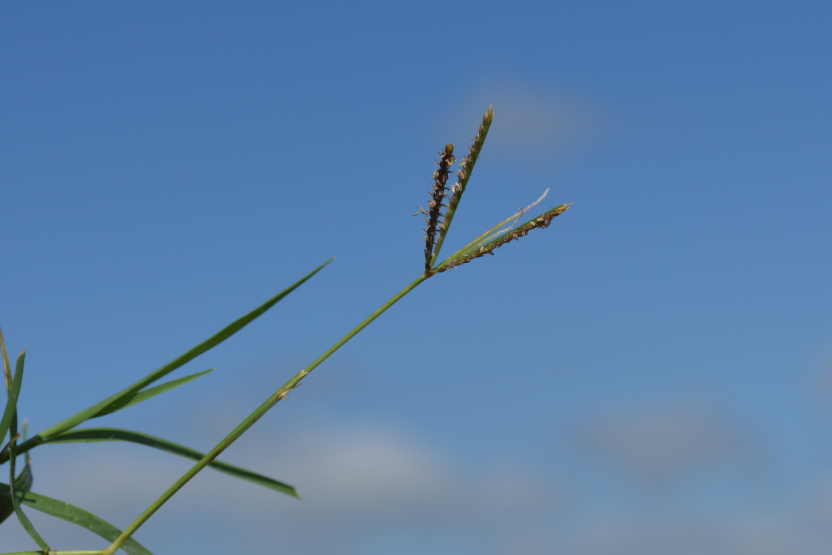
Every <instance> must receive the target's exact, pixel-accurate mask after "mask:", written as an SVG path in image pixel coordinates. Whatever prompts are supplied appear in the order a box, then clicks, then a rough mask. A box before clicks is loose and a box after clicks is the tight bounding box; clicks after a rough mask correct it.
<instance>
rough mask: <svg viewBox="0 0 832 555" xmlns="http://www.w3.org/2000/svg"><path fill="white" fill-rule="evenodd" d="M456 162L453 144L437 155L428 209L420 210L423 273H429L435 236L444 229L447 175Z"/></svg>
mask: <svg viewBox="0 0 832 555" xmlns="http://www.w3.org/2000/svg"><path fill="white" fill-rule="evenodd" d="M454 162H456V157H455V156H454V144H453V143H449V144H448V145H446V146H445V149H444V150H442V151H441V152H440V153H439V160H438V161H437V162H436V163H437V164H438V165H439V169H438V170H436V171H435V172H433V183H432V184H431V196H430V201H428V209H427V210H424V209H421V207H420V211H421V212H422V213H424V215H425V220H426V222H427V228H426V229H425V272H427V273H430V271H431V266H432V262H433V247H434V245H435V244H436V234H437V232H439V231H440V230H444V229H446V226H445V224H444V222H443V221H442V219H443V218H442V208H443V207H445V196H446V191H447V190H448V186H447V185H448V174H449V173H450V171H451V166H453V165H454Z"/></svg>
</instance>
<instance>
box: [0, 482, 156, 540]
mask: <svg viewBox="0 0 832 555" xmlns="http://www.w3.org/2000/svg"><path fill="white" fill-rule="evenodd" d="M18 480H19V478H18ZM0 497H2V498H5V499H10V497H11V496H10V494H9V486H8V485H6V484H0ZM18 497H19V499H20V502H21V503H23V504H24V505H26V506H28V507H31V508H32V509H35V510H36V511H40V512H42V513H46V514H48V515H50V516H54V517H56V518H60V519H62V520H66V521H67V522H71V523H73V524H77V525H78V526H81V527H83V528H86V529H87V530H89V531H90V532H92V533H94V534H97V535H99V536H101V537H102V538H104V539H105V540H107V541H110V542H111V541H114V540H115V539H116V538H118V537H119V536H120V535H121V530H119V529H118V528H116V527H115V526H113V525H112V524H109V523H108V522H106V521H104V520H103V519H101V518H99V517H97V516H95V515H94V514H92V513H90V512H88V511H85V510H84V509H81V508H79V507H76V506H74V505H70V504H69V503H65V502H63V501H58V500H57V499H52V498H50V497H46V496H44V495H38V494H37V493H32V492H26V493H23V494H19V495H18ZM121 548H122V549H123V550H124V551H126V552H127V553H128V555H153V554H152V553H151V552H150V551H148V550H147V549H145V548H144V547H142V545H141V544H139V542H137V541H136V540H134V539H129V540H127V542H125V544H124V545H122V546H121Z"/></svg>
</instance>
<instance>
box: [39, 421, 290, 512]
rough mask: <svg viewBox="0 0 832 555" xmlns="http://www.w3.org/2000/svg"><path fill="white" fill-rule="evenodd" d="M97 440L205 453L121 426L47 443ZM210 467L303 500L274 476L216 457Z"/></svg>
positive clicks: (190, 453) (180, 453) (73, 433)
mask: <svg viewBox="0 0 832 555" xmlns="http://www.w3.org/2000/svg"><path fill="white" fill-rule="evenodd" d="M98 441H126V442H129V443H137V444H139V445H145V446H147V447H153V448H154V449H159V450H162V451H166V452H168V453H171V454H174V455H178V456H180V457H184V458H186V459H191V460H194V461H199V460H201V459H202V458H203V457H204V456H205V454H204V453H200V452H199V451H195V450H194V449H190V448H189V447H185V446H183V445H179V444H176V443H173V442H172V441H167V440H165V439H160V438H158V437H153V436H150V435H147V434H142V433H139V432H133V431H130V430H121V429H118V428H86V429H83V430H72V431H68V432H64V433H63V434H61V435H59V436H56V437H53V438H50V439H48V440H47V441H46V443H79V442H82V443H91V442H98ZM208 466H209V467H210V468H213V469H214V470H217V471H219V472H222V473H224V474H228V475H229V476H234V477H235V478H239V479H241V480H246V481H248V482H251V483H253V484H257V485H259V486H263V487H265V488H269V489H272V490H274V491H279V492H280V493H285V494H286V495H289V496H292V497H295V498H297V499H300V494H298V491H297V490H296V489H295V488H294V487H292V486H290V485H289V484H285V483H283V482H279V481H277V480H275V479H273V478H269V477H268V476H263V475H262V474H257V473H256V472H251V471H250V470H246V469H244V468H240V467H237V466H233V465H230V464H227V463H224V462H221V461H216V460H215V461H212V462H211V463H209V465H208Z"/></svg>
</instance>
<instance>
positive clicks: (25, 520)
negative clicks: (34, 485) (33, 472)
mask: <svg viewBox="0 0 832 555" xmlns="http://www.w3.org/2000/svg"><path fill="white" fill-rule="evenodd" d="M15 424H16V422H15ZM14 427H15V428H16V427H17V426H14ZM15 433H17V430H15ZM16 460H17V453H16V452H15V447H14V442H12V447H11V458H10V459H9V484H10V485H9V496H10V497H11V500H12V506H13V507H14V512H15V513H17V520H19V521H20V524H21V525H22V526H23V528H24V529H25V530H26V532H28V534H29V536H31V537H32V539H33V540H35V543H36V544H38V547H40V548H41V549H43V550H44V551H45V552H48V551H49V544H47V543H46V542H45V541H44V540H43V538H42V537H40V534H38V531H37V530H35V527H34V526H33V525H32V522H31V521H30V520H29V517H27V516H26V513H24V512H23V509H21V508H20V503H19V502H18V499H17V497H18V493H17V490H16V487H15V486H16V485H17V484H16V482H17V480H16V479H15V477H14V470H15V468H14V467H15V462H16Z"/></svg>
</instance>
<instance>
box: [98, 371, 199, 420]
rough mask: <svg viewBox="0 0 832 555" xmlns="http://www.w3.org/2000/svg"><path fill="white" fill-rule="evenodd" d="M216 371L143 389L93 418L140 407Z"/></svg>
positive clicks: (104, 409) (191, 375) (192, 375)
mask: <svg viewBox="0 0 832 555" xmlns="http://www.w3.org/2000/svg"><path fill="white" fill-rule="evenodd" d="M213 371H214V368H211V369H210V370H205V371H203V372H197V373H196V374H190V375H188V376H185V377H183V378H178V379H175V380H171V381H169V382H167V383H163V384H162V385H157V386H156V387H149V388H147V389H142V390H141V391H137V392H135V393H132V394H130V395H126V396H124V397H122V398H121V399H120V400H119V401H118V402H116V403H113V404H112V405H110V406H108V407H105V408H103V409H101V412H99V413H98V414H96V415H95V416H93V418H98V417H100V416H105V415H107V414H112V413H114V412H116V411H120V410H122V409H126V408H127V407H132V406H133V405H138V404H139V403H141V402H143V401H147V400H148V399H151V398H153V397H155V396H157V395H159V394H161V393H164V392H166V391H170V390H171V389H175V388H177V387H179V386H180V385H185V384H186V383H188V382H190V381H193V380H195V379H197V378H201V377H202V376H204V375H206V374H209V373H211V372H213Z"/></svg>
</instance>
